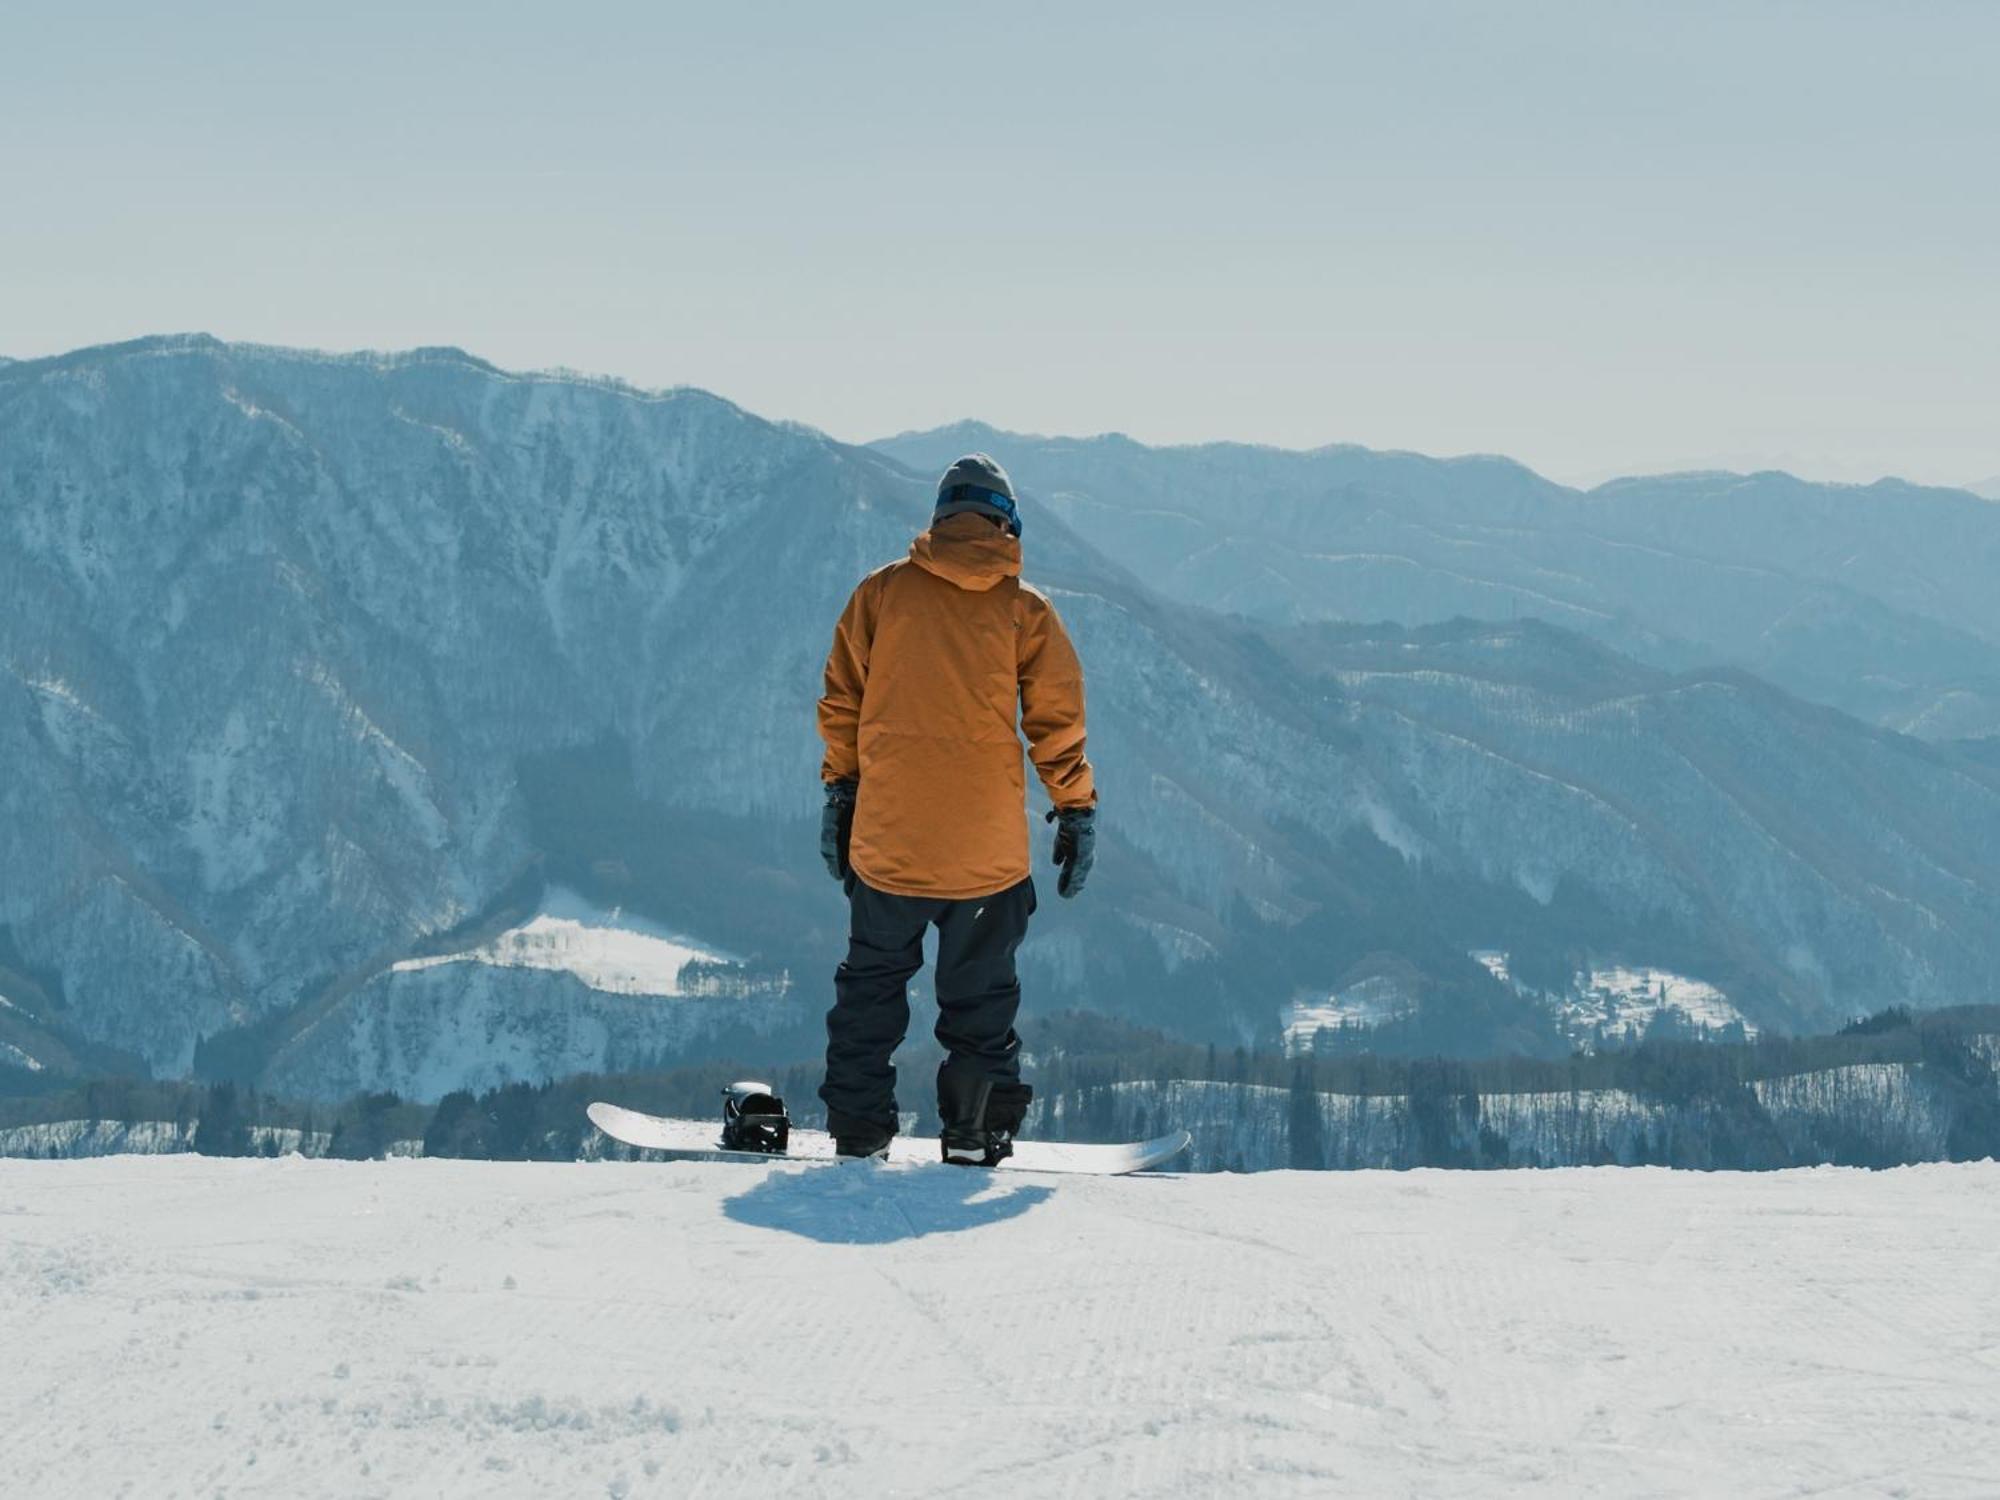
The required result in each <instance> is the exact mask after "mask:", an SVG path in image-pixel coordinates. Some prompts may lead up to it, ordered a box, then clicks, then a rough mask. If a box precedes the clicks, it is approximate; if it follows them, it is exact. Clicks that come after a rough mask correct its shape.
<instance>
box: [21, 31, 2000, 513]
mask: <svg viewBox="0 0 2000 1500" xmlns="http://www.w3.org/2000/svg"><path fill="white" fill-rule="evenodd" d="M1996 99H2000V5H1996V4H1976V3H1964V4H1940V5H1906V4H1890V3H1888V0H1883V3H1880V4H1871V5H1854V4H1841V3H1826V0H1821V3H1802V4H1784V5H1775V4H1774V5H1759V4H1743V3H1732V4H1724V5H1715V6H1702V5H1669V4H1656V5H1630V6H1627V5H1617V4H1607V3H1583V4H1574V5H1568V4H1565V5H1498V4H1493V5H1470V6H1422V5H1409V4H1402V3H1386V0H1385V3H1381V4H1377V5H1370V6H1334V5H1259V4H1245V3H1231V4H1228V5H1222V4H1205V5H1199V6H1193V5H1177V4H1145V5H1138V4H1132V5H1116V6H1114V5H1090V4H1082V3H1073V4H1059V5H1036V4H1019V3H1009V4H987V5H981V6H967V5H945V4H937V3H931V4H897V5H866V4H829V3H813V4H772V5H750V4H741V5H738V4H727V3H724V0H713V3H710V4H707V5H703V6H700V7H696V6H686V5H674V4H644V5H641V4H631V5H611V4H603V5H593V4H587V3H575V4H566V5H555V4H541V5H535V6H516V5H504V4H482V5H470V4H467V5H453V6H447V5H429V6H427V5H422V4H419V3H410V4H407V5H381V4H373V3H344V4H340V5H321V6H303V5H300V6H294V5H270V4H258V5H247V4H246V5H241V6H219V5H211V4H201V3H180V4H173V5H155V4H146V5H124V4H76V3H66V4H60V5H56V4H42V3H20V0H12V3H9V4H8V5H7V8H6V12H5V16H4V20H0V354H9V355H14V356H16V357H21V356H31V355H38V354H47V353H53V352H56V351H59V350H63V349H67V348H71V347H74V346H77V345H80V344H86V343H98V342H104V341H108V340H113V339H120V338H127V337H131V336H133V335H136V334H140V333H147V332H161V331H168V330H187V329H205V330H207V331H210V332H213V333H216V334H219V335H221V336H223V337H226V338H241V339H255V340H261V341H266V342H273V343H284V344H302V345H313V346H320V347H329V348H357V347H373V348H394V347H403V346H408V345H414V344H424V343H452V344H459V345H462V346H464V347H465V348H467V349H470V350H472V351H474V352H476V353H478V354H481V355H484V356H485V357H487V358H489V359H492V360H494V361H496V362H498V363H501V364H503V365H508V366H513V367H535V366H546V365H556V364H562V365H570V366H574V367H578V368H583V369H588V370H593V371H602V372H607V373H611V374H617V375H622V376H624V377H626V378H628V379H631V380H635V381H637V382H640V383H642V384H647V385H667V384H679V383H689V384H695V385H701V386H705V387H708V388H710V389H712V390H715V391H718V392H720V393H722V394H724V395H726V396H729V397H730V398H732V399H734V400H737V401H740V402H742V403H744V404H745V405H747V406H749V407H751V408H753V409H755V410H758V411H760V412H764V413H767V414H770V415H774V416H783V417H792V418H797V419H799V420H803V421H807V422H810V423H813V424H815V425H817V426H820V427H823V428H825V429H826V430H828V431H830V432H832V433H833V434H835V435H836V436H839V437H843V438H849V439H864V438H868V437H874V436H878V435H881V434H883V433H886V432H890V431H895V430H898V429H902V428H907V427H916V426H929V425H933V424H935V423H939V422H944V421H948V420H952V419H954V418H957V417H961V416H978V417H982V418H984V419H986V420H989V421H992V422H995V423H998V424H1000V425H1003V426H1008V427H1015V428H1022V429H1029V430H1039V431H1048V432H1094V431H1101V430H1107V429H1118V430H1123V431H1126V432H1129V433H1131V434H1133V435H1134V436H1136V437H1139V438H1142V439H1145V440H1149V441H1175V442H1177V441H1194V440H1200V439H1205V438H1212V437H1232V438H1243V439H1250V440H1256V441H1265V442H1275V443H1281V444H1285V445H1288V446H1310V445H1313V444H1317V443H1322V442H1329V441H1352V442H1361V443H1368V444H1371V445H1377V446H1395V447H1409V448H1418V449H1423V450H1426V451H1431V452H1462V451H1471V450H1480V451H1495V452H1504V453H1510V454H1513V455H1515V456H1517V457H1519V458H1522V459H1524V460H1525V461H1527V462H1529V463H1532V464H1534V465H1536V466H1537V467H1539V468H1542V469H1544V470H1545V471H1547V472H1550V473H1552V474H1554V475H1556V476H1558V477H1562V478H1569V479H1579V478H1583V479H1594V478H1598V477H1602V476H1604V475H1607V474H1610V473H1614V472H1621V471H1629V470H1642V469H1657V468H1663V467H1673V466H1684V465H1693V464H1706V463H1713V462H1718V461H1719V462H1724V463H1729V464H1732V465H1737V466H1744V465H1750V464H1757V463H1781V464H1784V465H1786V466H1789V467H1793V468H1796V469H1799V470H1801V471H1803V472H1807V473H1814V474H1821V475H1825V476H1827V477H1836V478H1868V477H1873V476H1875V475H1877V474H1880V473H1883V472H1893V473H1901V474H1905V475H1908V476H1910V477H1913V478H1917V479H1923V480H1933V481H1945V482H1961V481H1972V480H1977V479H1981V478H1983V477H1985V476H1987V475H1990V474H2000V106H1997V105H1996Z"/></svg>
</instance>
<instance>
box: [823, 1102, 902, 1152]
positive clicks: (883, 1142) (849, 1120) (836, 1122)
mask: <svg viewBox="0 0 2000 1500" xmlns="http://www.w3.org/2000/svg"><path fill="white" fill-rule="evenodd" d="M826 1123H827V1130H828V1132H829V1133H830V1134H831V1135H832V1136H833V1154H834V1155H835V1156H837V1157H839V1158H840V1159H841V1160H842V1161H886V1160H887V1159H888V1156H889V1142H891V1141H893V1140H894V1139H895V1138H896V1132H895V1131H893V1130H888V1129H885V1128H884V1127H882V1126H880V1125H877V1124H875V1123H874V1122H873V1121H871V1120H859V1119H856V1118H854V1117H853V1116H852V1115H843V1114H839V1113H837V1112H835V1111H828V1117H827V1122H826Z"/></svg>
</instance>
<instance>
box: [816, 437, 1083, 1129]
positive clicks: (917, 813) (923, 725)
mask: <svg viewBox="0 0 2000 1500" xmlns="http://www.w3.org/2000/svg"><path fill="white" fill-rule="evenodd" d="M1020 537H1021V517H1020V512H1019V510H1018V509H1017V508H1016V506H1015V501H1014V487H1013V485H1012V484H1011V483H1010V482H1009V481H1008V478H1007V474H1006V471H1005V470H1004V469H1002V468H1001V467H1000V465H999V464H997V463H995V462H994V461H993V460H992V459H991V458H988V457H987V456H986V455H985V454H983V453H973V454H969V455H967V456H966V457H964V458H961V459H959V460H958V462H956V463H955V464H953V465H952V466H951V467H950V468H949V469H947V470H946V471H945V474H944V477H943V478H942V479H940V480H939V481H938V491H937V505H936V508H935V509H934V510H933V512H932V514H931V526H930V530H928V531H926V532H924V533H923V534H922V535H920V536H919V537H917V538H916V540H915V541H913V542H911V543H910V555H909V556H908V557H907V558H902V559H898V560H897V561H895V562H892V563H889V564H887V565H886V566H884V567H881V568H878V569H876V570H875V571H874V572H873V573H870V574H869V575H868V576H867V577H866V578H864V579H862V580H861V583H860V586H859V587H857V588H856V589H855V591H854V594H853V597H852V598H850V599H849V600H848V602H847V608H846V609H845V610H844V611H842V613H841V616H840V623H839V624H838V625H837V626H836V627H835V628H834V634H833V649H832V651H831V652H830V653H829V654H828V656H827V659H826V691H825V694H824V695H823V696H822V697H821V698H820V700H819V732H820V738H821V739H823V740H824V741H825V742H826V758H825V760H824V762H823V764H822V766H821V769H820V777H821V780H822V781H823V782H824V783H825V791H826V805H825V810H824V815H823V817H822V819H821V825H820V853H821V854H822V855H823V856H824V858H825V860H826V867H827V870H828V872H829V873H830V874H831V875H833V877H834V878H835V879H837V880H839V881H841V882H842V883H843V885H844V887H845V889H846V891H847V896H848V902H849V918H850V921H849V936H848V948H847V958H846V960H845V961H844V962H843V963H842V964H841V965H840V968H839V970H838V971H837V972H836V973H835V975H834V996H835V999H834V1005H833V1009H832V1010H830V1011H828V1012H827V1017H826V1033H827V1041H826V1081H825V1083H824V1084H822V1085H821V1087H820V1098H821V1099H822V1100H824V1101H825V1103H826V1110H827V1129H828V1130H829V1131H830V1132H831V1133H832V1135H833V1137H834V1139H835V1142H836V1145H837V1149H838V1150H839V1152H840V1154H841V1155H842V1156H872V1155H876V1154H879V1153H881V1152H884V1151H886V1150H887V1148H888V1145H889V1141H890V1138H891V1137H892V1136H894V1135H895V1133H896V1125H897V1118H896V1069H895V1067H894V1065H893V1064H892V1063H891V1062H890V1057H891V1055H892V1054H893V1053H894V1052H895V1050H896V1047H897V1045H898V1044H899V1043H901V1041H902V1040H903V1036H904V1033H905V1032H906V1031H907V1030H908V1028H909V1023H910V1007H909V998H908V992H907V989H906V986H907V984H908V982H909V979H910V976H911V975H913V974H915V973H916V972H917V970H918V968H919V967H921V966H922V964H923V938H924V930H925V928H926V927H929V926H935V927H936V928H937V929H938V952H937V974H936V985H937V1001H938V1023H937V1038H938V1041H939V1042H941V1043H942V1044H943V1045H944V1048H945V1050H946V1052H947V1053H948V1054H949V1055H948V1056H947V1057H946V1059H945V1062H944V1065H943V1066H942V1067H941V1068H939V1070H938V1080H937V1088H938V1116H939V1119H940V1121H941V1123H942V1127H943V1128H942V1130H941V1131H940V1132H939V1136H940V1141H941V1143H942V1147H943V1154H944V1159H945V1160H946V1161H949V1162H958V1163H963V1164H982V1165H986V1166H992V1165H994V1164H995V1163H997V1162H999V1161H1000V1160H1002V1159H1003V1158H1004V1157H1006V1156H1007V1155H1008V1154H1009V1153H1010V1152H1011V1150H1012V1149H1013V1147H1012V1141H1013V1136H1014V1133H1015V1132H1016V1131H1018V1130H1019V1129H1020V1127H1021V1120H1022V1117H1023V1115H1024V1114H1025V1113H1026V1111H1027V1107H1028V1101H1029V1100H1030V1099H1031V1098H1032V1097H1033V1094H1034V1091H1033V1090H1032V1089H1031V1088H1030V1087H1029V1086H1028V1085H1027V1084H1025V1083H1023V1082H1021V1064H1020V1051H1021V1040H1020V1038H1019V1037H1018V1036H1016V1035H1015V1034H1014V1016H1015V1012H1016V1011H1017V1010H1018V1009H1019V1007H1020V1003H1021V986H1020V983H1019V981H1018V979H1017V978H1016V976H1015V972H1014V952H1015V949H1017V948H1018V947H1019V946H1020V944H1021V939H1022V937H1023V936H1024V935H1025V934H1026V932H1027V928H1028V918H1029V917H1030V916H1031V915H1032V914H1033V912H1034V910H1035V886H1034V882H1033V880H1031V879H1030V878H1029V874H1028V863H1029V862H1028V827H1027V817H1026V795H1027V789H1026V777H1025V776H1024V774H1023V771H1022V766H1021V737H1022V736H1023V735H1025V736H1026V737H1027V743H1028V754H1029V756H1030V757H1031V758H1032V759H1033V761H1034V763H1035V771H1036V773H1037V774H1038V775H1039V776H1040V777H1041V781H1042V785H1043V787H1045V788H1046V789H1047V791H1048V794H1049V798H1050V800H1051V802H1052V803H1053V804H1054V806H1053V807H1052V808H1051V810H1050V811H1049V813H1048V815H1047V816H1048V818H1049V820H1050V821H1052V822H1054V823H1055V824H1056V834H1055V848H1054V857H1055V863H1056V864H1057V865H1059V866H1060V867H1061V874H1060V876H1059V877H1058V878H1057V882H1056V891H1057V893H1058V894H1059V895H1062V896H1074V895H1076V894H1077V893H1078V892H1080V891H1081V890H1082V889H1083V885H1084V881H1085V880H1086V879H1087V878H1088V877H1089V875H1090V867H1091V863H1092V858H1093V855H1094V852H1095V846H1096V807H1097V793H1096V787H1095V783H1094V781H1093V779H1092V775H1091V768H1090V761H1089V760H1088V759H1087V758H1086V757H1085V755H1084V726H1083V668H1082V666H1081V665H1080V664H1079V663H1078V661H1077V657H1076V652H1075V650H1074V649H1073V648H1072V647H1071V645H1070V642H1069V635H1068V633H1067V632H1065V631H1064V629H1063V625H1062V621H1061V620H1060V619H1059V618H1058V617H1057V615H1056V611H1055V606H1054V605H1053V604H1051V603H1050V602H1049V600H1048V598H1047V596H1045V595H1043V594H1041V593H1039V592H1038V591H1036V590H1035V589H1033V588H1031V587H1029V586H1028V585H1027V584H1025V583H1023V582H1021V579H1020V573H1021V541H1020Z"/></svg>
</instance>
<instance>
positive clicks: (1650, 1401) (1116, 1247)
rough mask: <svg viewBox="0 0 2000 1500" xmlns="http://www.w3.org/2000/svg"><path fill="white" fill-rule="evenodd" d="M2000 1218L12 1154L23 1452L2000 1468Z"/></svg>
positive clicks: (1323, 1480)
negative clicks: (1998, 1247)
mask: <svg viewBox="0 0 2000 1500" xmlns="http://www.w3.org/2000/svg"><path fill="white" fill-rule="evenodd" d="M1996 1243H2000V1166H1995V1165H1993V1164H1990V1163H1981V1164H1976V1165H1966V1166H1926V1167H1916V1168H1907V1169H1903V1170H1898V1171H1892V1172H1881V1173H1868V1172H1859V1171H1842V1170H1830V1169H1821V1170H1814V1171H1805V1172H1786V1173H1773V1174H1767V1175H1758V1176H1750V1175H1732V1174H1727V1173H1692V1172H1690V1173H1669V1172H1665V1171H1660V1170H1651V1169H1638V1170H1632V1169H1626V1170H1619V1169H1594V1170H1592V1169H1583V1170H1565V1171H1549V1172H1501V1173H1445V1172H1414V1173H1406V1174H1382V1173H1358V1174H1351V1175H1350V1174H1340V1175H1336V1174H1318V1173H1282V1172H1274V1173H1266V1174H1259V1175H1256V1176H1219V1177H1200V1178H1194V1177H1171V1176H1155V1177H1141V1178H1131V1179H1115V1180H1114V1179H1070V1180H1064V1181H1062V1182H1060V1183H1056V1182H1054V1181H1050V1182H1036V1181H1027V1182H1022V1183H1019V1184H1016V1183H1014V1182H1012V1181H1011V1180H1008V1181H1002V1180H996V1179H993V1178H989V1177H987V1176H985V1175H984V1174H980V1173H975V1172H966V1171H960V1170H954V1169H951V1168H946V1167H942V1166H925V1167H912V1168H885V1167H878V1166H847V1167H836V1166H827V1167H819V1168H800V1167H797V1166H790V1165H784V1164H777V1165H771V1166H766V1165H763V1164H753V1165H718V1164H693V1163H683V1164H672V1165H641V1164H621V1163H596V1164H570V1165H561V1164H548V1163H507V1164H502V1163H491V1162H448V1161H416V1162H376V1163H336V1162H312V1161H304V1160H301V1159H298V1158H287V1159H283V1160H278V1161H242V1160H211V1159H204V1158H194V1157H179V1158H164V1157H155V1158H138V1157H122V1158H112V1159H104V1160H97V1161H80V1162H0V1328H5V1329H6V1330H7V1331H8V1335H9V1348H10V1350H16V1351H18V1352H17V1357H15V1358H11V1359H8V1360H5V1361H0V1418H4V1420H0V1472H5V1473H6V1475H7V1477H8V1490H9V1493H18V1494H21V1495H114V1494H120V1493H131V1494H147V1495H170V1494H188V1495H191V1494H201V1495H204V1496H206V1495H213V1494H217V1493H224V1494H231V1495H283V1496H287V1497H302V1500H310V1497H317V1496H336V1495H337V1496H349V1495H357V1494H381V1495H406V1494H410V1495H415V1494H425V1495H433V1494H443V1495H480V1496H496V1497H508V1496H532V1497H535V1500H545V1497H547V1496H550V1495H565V1496H568V1495H578V1496H611V1497H618V1500H642V1497H654V1496H680V1495H740V1494H782V1495H785V1496H788V1497H791V1496H799V1497H810V1496H848V1495H892V1494H909V1495H934V1494H935V1495H958V1494H997V1495H1024V1496H1040V1495H1052V1496H1053V1495H1106V1496H1119V1495H1148V1496H1168V1497H1174V1496H1202V1497H1208V1496H1216V1495H1228V1496H1231V1497H1236V1496H1251V1497H1262V1496H1286V1497H1289V1496H1300V1497H1304V1496H1324V1495H1369V1496H1374V1495H1385V1496H1386V1495H1524V1496H1525V1495H1550V1494H1561V1495H1582V1494H1589V1495H1605V1496H1625V1495H1635V1494H1646V1495H1654V1496H1663V1495H1676V1496H1677V1495H1687V1496H1713V1495H1764V1494H1780V1493H1782V1494H1830V1493H1838V1494H1842V1495H1889V1494H1909V1495H1923V1496H1926V1497H1940V1496H1942V1497H1950V1496H1973V1495H1990V1494H1991V1493H1992V1489H1993V1484H1992V1479H1993V1468H1992V1463H1991V1455H1992V1454H1993V1453H1994V1452H1995V1451H1996V1449H2000V1364H1996V1362H1995V1359H1994V1356H1993V1351H1994V1349H1995V1348H1996V1347H2000V1301H1996V1300H1995V1299H1994V1298H1993V1297H1991V1296H1990V1295H1987V1294H1986V1289H1987V1288H1989V1287H1990V1286H1991V1284H1992V1282H1993V1277H1994V1274H1995V1259H1994V1255H1995V1252H1994V1249H1993V1246H1994V1245H1995V1244H1996ZM1829 1246H1837V1247H1838V1253H1833V1254H1830V1253H1828V1247H1829ZM1912 1266H1921V1267H1922V1268H1923V1274H1921V1275H1912V1274H1911V1272H1910V1268H1911V1267H1912Z"/></svg>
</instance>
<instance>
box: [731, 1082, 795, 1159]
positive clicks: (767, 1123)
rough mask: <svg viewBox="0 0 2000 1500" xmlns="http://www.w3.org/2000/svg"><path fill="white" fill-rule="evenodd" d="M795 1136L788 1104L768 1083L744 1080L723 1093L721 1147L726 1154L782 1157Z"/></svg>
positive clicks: (733, 1084)
mask: <svg viewBox="0 0 2000 1500" xmlns="http://www.w3.org/2000/svg"><path fill="white" fill-rule="evenodd" d="M791 1136H792V1122H791V1120H790V1118H789V1117H788V1116H787V1115H786V1114H785V1101H784V1100H782V1099H780V1098H779V1097H778V1096H777V1095H776V1094H774V1093H772V1092H771V1085H770V1084H768V1083H756V1082H753V1081H750V1080H745V1081H743V1082H741V1083H732V1084H730V1085H729V1087H728V1088H726V1089H724V1090H723V1091H722V1146H723V1149H724V1150H726V1151H761V1152H764V1153H765V1154H766V1155H770V1156H783V1155H784V1154H785V1147H786V1145H787V1144H788V1143H789V1142H790V1140H791Z"/></svg>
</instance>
